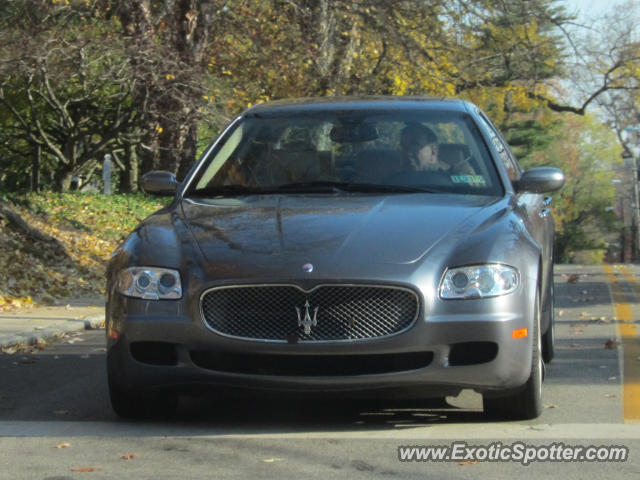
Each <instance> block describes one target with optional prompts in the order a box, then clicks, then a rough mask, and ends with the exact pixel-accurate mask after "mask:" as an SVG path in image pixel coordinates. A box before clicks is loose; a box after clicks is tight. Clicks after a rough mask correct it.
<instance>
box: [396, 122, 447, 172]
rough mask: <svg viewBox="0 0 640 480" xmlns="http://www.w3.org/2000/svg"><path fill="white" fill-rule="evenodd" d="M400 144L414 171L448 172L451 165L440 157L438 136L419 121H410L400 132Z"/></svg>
mask: <svg viewBox="0 0 640 480" xmlns="http://www.w3.org/2000/svg"><path fill="white" fill-rule="evenodd" d="M400 146H401V147H402V150H403V151H404V152H405V155H406V161H407V163H408V165H409V166H410V167H411V169H412V170H414V171H418V172H420V171H431V172H434V171H435V172H438V171H439V172H446V171H448V170H450V169H451V166H450V165H449V164H447V163H445V162H442V161H440V160H439V159H438V138H437V137H436V134H435V133H433V131H432V130H431V129H430V128H428V127H425V126H424V125H421V124H419V123H410V124H409V125H407V126H406V127H405V128H404V129H403V130H402V132H401V134H400Z"/></svg>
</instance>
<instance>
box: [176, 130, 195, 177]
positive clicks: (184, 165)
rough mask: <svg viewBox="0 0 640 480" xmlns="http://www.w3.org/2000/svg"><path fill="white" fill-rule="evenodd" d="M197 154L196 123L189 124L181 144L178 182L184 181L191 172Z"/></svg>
mask: <svg viewBox="0 0 640 480" xmlns="http://www.w3.org/2000/svg"><path fill="white" fill-rule="evenodd" d="M197 154H198V123H197V122H191V125H189V130H188V131H187V135H186V137H185V139H184V142H183V143H182V155H181V158H180V165H179V166H178V174H177V178H178V181H180V182H181V181H182V180H184V178H185V177H186V176H187V173H189V170H191V167H192V166H193V165H194V164H195V163H196V155H197Z"/></svg>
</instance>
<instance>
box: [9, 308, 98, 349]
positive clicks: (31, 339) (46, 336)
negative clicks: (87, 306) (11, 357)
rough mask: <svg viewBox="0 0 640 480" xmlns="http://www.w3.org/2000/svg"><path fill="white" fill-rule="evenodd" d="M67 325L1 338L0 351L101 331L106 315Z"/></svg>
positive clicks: (93, 316)
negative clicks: (68, 335) (83, 331)
mask: <svg viewBox="0 0 640 480" xmlns="http://www.w3.org/2000/svg"><path fill="white" fill-rule="evenodd" d="M66 323H67V324H68V325H67V324H65V325H57V326H54V327H48V328H43V329H42V330H35V331H33V332H18V333H15V334H13V335H5V336H2V337H0V349H7V348H11V347H13V346H17V345H24V346H34V345H38V344H39V343H42V342H47V341H49V340H50V339H52V338H54V337H59V336H62V335H64V334H68V333H73V332H78V331H82V330H99V329H101V328H104V314H99V315H91V316H88V317H86V318H83V319H76V320H74V321H67V322H66Z"/></svg>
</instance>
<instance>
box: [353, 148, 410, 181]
mask: <svg viewBox="0 0 640 480" xmlns="http://www.w3.org/2000/svg"><path fill="white" fill-rule="evenodd" d="M354 167H355V171H356V173H355V176H354V181H356V182H358V183H385V182H386V180H387V179H388V178H389V177H391V176H393V175H395V174H397V173H400V172H402V171H403V162H402V157H401V153H400V152H398V151H397V150H362V151H360V152H358V154H357V155H356V159H355V162H354Z"/></svg>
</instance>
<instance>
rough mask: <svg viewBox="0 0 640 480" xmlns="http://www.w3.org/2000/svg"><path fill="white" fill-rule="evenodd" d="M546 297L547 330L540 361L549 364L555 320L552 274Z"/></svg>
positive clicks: (552, 348)
mask: <svg viewBox="0 0 640 480" xmlns="http://www.w3.org/2000/svg"><path fill="white" fill-rule="evenodd" d="M548 295H549V297H548V301H547V304H548V306H547V311H546V312H545V314H546V315H547V316H548V318H549V321H548V325H549V327H548V328H547V331H546V332H545V333H544V334H543V335H542V360H544V363H551V360H553V357H554V356H555V342H556V320H555V313H554V300H553V273H552V275H551V284H550V286H549V294H548Z"/></svg>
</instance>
